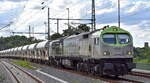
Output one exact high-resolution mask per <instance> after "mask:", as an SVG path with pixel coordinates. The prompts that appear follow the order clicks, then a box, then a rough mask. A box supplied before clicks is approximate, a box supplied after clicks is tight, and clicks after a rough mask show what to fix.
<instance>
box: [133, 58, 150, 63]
mask: <svg viewBox="0 0 150 83" xmlns="http://www.w3.org/2000/svg"><path fill="white" fill-rule="evenodd" d="M133 61H134V62H135V63H145V64H150V62H149V60H148V59H138V58H134V59H133Z"/></svg>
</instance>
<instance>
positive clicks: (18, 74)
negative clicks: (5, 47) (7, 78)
mask: <svg viewBox="0 0 150 83" xmlns="http://www.w3.org/2000/svg"><path fill="white" fill-rule="evenodd" d="M1 63H2V65H3V66H4V68H5V69H6V70H7V71H8V72H10V73H11V75H12V77H13V79H15V81H16V83H44V82H43V81H42V80H40V79H39V78H37V77H35V76H33V75H32V74H31V73H29V72H27V71H25V70H22V69H21V68H19V67H18V66H16V65H14V64H10V63H7V62H5V61H2V62H1Z"/></svg>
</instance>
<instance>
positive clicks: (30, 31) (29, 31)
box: [29, 25, 31, 38]
mask: <svg viewBox="0 0 150 83" xmlns="http://www.w3.org/2000/svg"><path fill="white" fill-rule="evenodd" d="M29 38H31V27H30V25H29Z"/></svg>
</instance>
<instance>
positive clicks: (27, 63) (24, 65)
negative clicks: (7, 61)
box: [12, 60, 37, 69]
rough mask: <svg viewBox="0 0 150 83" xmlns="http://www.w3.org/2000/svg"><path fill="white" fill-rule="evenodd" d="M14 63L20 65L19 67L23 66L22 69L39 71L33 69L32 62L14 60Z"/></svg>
mask: <svg viewBox="0 0 150 83" xmlns="http://www.w3.org/2000/svg"><path fill="white" fill-rule="evenodd" d="M12 63H14V64H16V65H18V66H22V67H25V68H29V69H37V68H36V67H33V66H32V65H31V63H30V62H28V61H22V60H13V61H12Z"/></svg>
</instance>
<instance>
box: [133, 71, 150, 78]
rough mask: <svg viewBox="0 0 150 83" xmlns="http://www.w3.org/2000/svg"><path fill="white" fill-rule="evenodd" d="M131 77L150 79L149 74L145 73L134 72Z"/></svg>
mask: <svg viewBox="0 0 150 83" xmlns="http://www.w3.org/2000/svg"><path fill="white" fill-rule="evenodd" d="M130 75H133V76H140V77H145V78H148V79H150V74H149V73H143V72H136V71H132V73H130Z"/></svg>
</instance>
